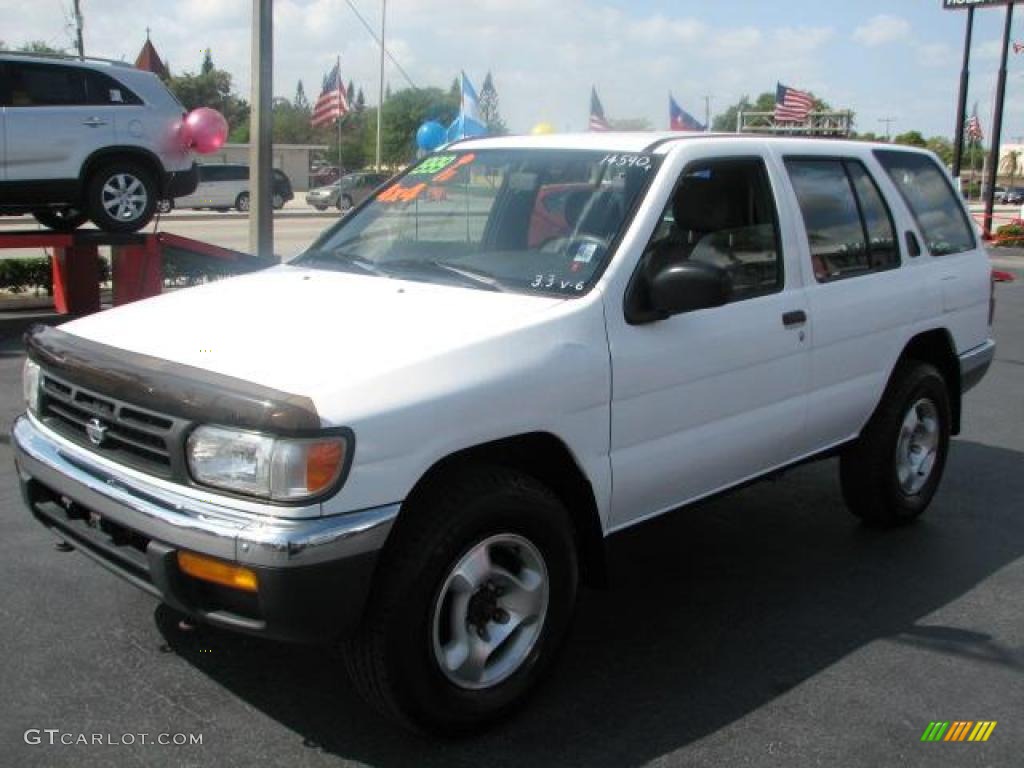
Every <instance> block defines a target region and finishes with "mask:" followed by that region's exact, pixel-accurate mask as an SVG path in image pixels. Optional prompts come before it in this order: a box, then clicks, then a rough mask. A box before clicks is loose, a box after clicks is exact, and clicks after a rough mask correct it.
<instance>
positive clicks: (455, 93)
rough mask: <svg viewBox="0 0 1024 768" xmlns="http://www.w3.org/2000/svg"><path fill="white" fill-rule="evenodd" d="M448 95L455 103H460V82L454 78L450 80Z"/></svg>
mask: <svg viewBox="0 0 1024 768" xmlns="http://www.w3.org/2000/svg"><path fill="white" fill-rule="evenodd" d="M448 95H449V96H451V97H452V98H454V99H455V100H456V101H462V80H461V78H458V77H456V78H455V79H454V80H452V85H451V87H450V88H449V89H448Z"/></svg>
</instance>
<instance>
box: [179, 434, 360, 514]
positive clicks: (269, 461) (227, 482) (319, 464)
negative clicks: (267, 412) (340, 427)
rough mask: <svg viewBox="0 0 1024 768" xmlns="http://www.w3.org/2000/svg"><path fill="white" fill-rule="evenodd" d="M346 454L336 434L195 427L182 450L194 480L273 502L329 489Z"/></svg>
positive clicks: (297, 498)
mask: <svg viewBox="0 0 1024 768" xmlns="http://www.w3.org/2000/svg"><path fill="white" fill-rule="evenodd" d="M348 452H349V444H348V440H346V439H345V438H344V437H343V436H340V435H332V436H330V437H316V438H281V437H271V436H269V435H261V434H256V433H253V432H242V431H239V430H235V429H227V428H224V427H199V428H198V429H196V430H195V431H193V432H192V434H191V435H190V436H189V438H188V446H187V453H188V466H189V470H190V471H191V472H192V477H193V478H194V479H195V480H196V482H199V483H202V484H203V485H210V486H214V487H216V488H224V489H226V490H230V491H237V492H239V493H245V494H249V495H251V496H261V497H263V498H267V499H273V500H275V501H298V500H302V499H308V498H311V497H313V496H317V495H319V494H321V493H323V492H324V491H326V490H328V489H329V488H331V487H332V486H333V485H334V484H335V483H336V482H337V481H338V478H339V477H340V476H341V472H342V470H343V469H344V467H345V461H346V459H347V457H348Z"/></svg>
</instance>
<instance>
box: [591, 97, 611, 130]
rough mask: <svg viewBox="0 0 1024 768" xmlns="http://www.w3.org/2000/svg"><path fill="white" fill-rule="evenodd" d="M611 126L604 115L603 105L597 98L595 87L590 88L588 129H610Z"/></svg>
mask: <svg viewBox="0 0 1024 768" xmlns="http://www.w3.org/2000/svg"><path fill="white" fill-rule="evenodd" d="M611 129H612V127H611V126H610V125H608V121H607V120H606V119H605V117H604V107H603V106H601V100H600V99H599V98H597V88H593V87H592V88H591V89H590V130H592V131H610V130H611Z"/></svg>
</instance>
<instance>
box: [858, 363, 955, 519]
mask: <svg viewBox="0 0 1024 768" xmlns="http://www.w3.org/2000/svg"><path fill="white" fill-rule="evenodd" d="M951 423H952V417H951V408H950V404H949V391H948V389H947V387H946V382H945V379H943V377H942V374H941V373H939V371H938V369H936V368H935V367H934V366H933V365H929V364H928V363H923V362H919V361H916V360H906V361H903V362H901V363H900V364H899V365H898V366H897V368H896V371H895V372H894V373H893V377H892V380H891V381H890V383H889V386H888V387H887V388H886V391H885V394H884V395H883V397H882V402H881V403H880V404H879V406H878V409H877V410H876V411H875V413H874V415H873V416H872V417H871V420H870V421H869V422H868V425H867V426H866V427H865V428H864V431H863V432H862V433H861V436H860V438H859V439H858V440H857V442H856V443H854V444H853V445H852V446H851V447H850V448H848V449H847V450H846V451H845V452H844V453H843V454H842V456H841V457H840V461H839V478H840V483H841V485H842V490H843V497H844V498H845V499H846V504H847V506H848V507H849V508H850V510H851V511H852V512H853V513H854V514H855V515H857V516H858V517H859V518H861V519H862V520H863V521H864V522H865V523H866V524H868V525H871V526H875V527H883V528H888V527H893V526H897V525H905V524H907V523H910V522H911V521H913V520H915V519H917V517H919V516H920V515H921V513H923V512H924V511H925V509H927V508H928V505H929V504H930V503H931V500H932V497H933V496H934V495H935V491H936V490H937V489H938V487H939V482H940V481H941V479H942V473H943V470H944V469H945V466H946V457H947V455H948V453H949V440H950V432H951V430H950V424H951Z"/></svg>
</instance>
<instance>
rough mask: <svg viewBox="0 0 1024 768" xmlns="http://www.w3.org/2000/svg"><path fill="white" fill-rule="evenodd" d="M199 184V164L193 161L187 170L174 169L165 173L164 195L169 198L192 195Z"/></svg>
mask: <svg viewBox="0 0 1024 768" xmlns="http://www.w3.org/2000/svg"><path fill="white" fill-rule="evenodd" d="M198 186H199V166H198V165H196V164H195V163H192V165H191V167H190V168H189V169H188V170H187V171H172V172H167V173H165V174H164V179H163V196H164V197H165V198H167V199H169V200H170V199H173V198H175V197H184V196H185V195H191V194H192V193H193V192H195V191H196V187H198Z"/></svg>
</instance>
